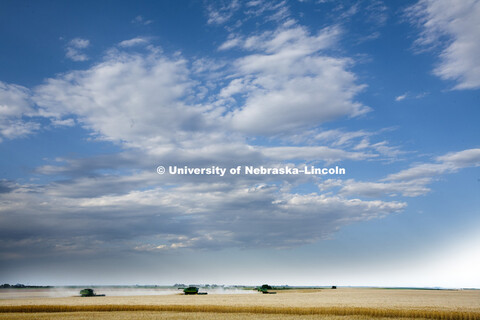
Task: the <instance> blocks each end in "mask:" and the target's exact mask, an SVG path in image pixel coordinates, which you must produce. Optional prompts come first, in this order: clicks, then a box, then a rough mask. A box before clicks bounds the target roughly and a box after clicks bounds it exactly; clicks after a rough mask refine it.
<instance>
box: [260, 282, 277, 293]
mask: <svg viewBox="0 0 480 320" xmlns="http://www.w3.org/2000/svg"><path fill="white" fill-rule="evenodd" d="M272 289H273V288H272V287H271V286H269V285H268V284H264V285H262V286H261V287H258V288H257V291H258V292H261V293H263V294H277V293H276V292H272V291H268V290H272Z"/></svg>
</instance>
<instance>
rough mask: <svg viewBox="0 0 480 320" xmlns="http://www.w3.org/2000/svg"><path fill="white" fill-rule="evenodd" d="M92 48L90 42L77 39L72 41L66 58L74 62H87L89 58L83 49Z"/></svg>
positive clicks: (67, 49)
mask: <svg viewBox="0 0 480 320" xmlns="http://www.w3.org/2000/svg"><path fill="white" fill-rule="evenodd" d="M89 46H90V40H87V39H82V38H75V39H72V40H70V42H69V43H68V45H67V47H66V49H65V50H66V51H67V52H66V54H65V55H66V57H67V58H69V59H71V60H73V61H86V60H88V56H87V55H86V54H85V53H83V52H82V50H83V49H86V48H88V47H89Z"/></svg>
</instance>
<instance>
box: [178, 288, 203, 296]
mask: <svg viewBox="0 0 480 320" xmlns="http://www.w3.org/2000/svg"><path fill="white" fill-rule="evenodd" d="M179 289H182V288H179ZM183 293H184V294H186V295H193V294H197V295H204V294H208V293H207V292H198V288H197V287H193V286H190V287H188V288H185V289H183Z"/></svg>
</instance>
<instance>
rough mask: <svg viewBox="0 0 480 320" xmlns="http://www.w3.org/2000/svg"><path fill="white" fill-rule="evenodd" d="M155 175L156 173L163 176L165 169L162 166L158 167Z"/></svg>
mask: <svg viewBox="0 0 480 320" xmlns="http://www.w3.org/2000/svg"><path fill="white" fill-rule="evenodd" d="M157 173H158V174H164V173H165V167H163V166H158V167H157Z"/></svg>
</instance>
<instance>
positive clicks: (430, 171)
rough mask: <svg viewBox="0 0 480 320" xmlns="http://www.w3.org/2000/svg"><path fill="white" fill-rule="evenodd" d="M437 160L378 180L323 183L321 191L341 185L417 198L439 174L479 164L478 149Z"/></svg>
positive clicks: (357, 191)
mask: <svg viewBox="0 0 480 320" xmlns="http://www.w3.org/2000/svg"><path fill="white" fill-rule="evenodd" d="M436 161H437V162H436V163H421V164H417V165H415V166H412V167H411V168H409V169H405V170H402V171H400V172H397V173H393V174H389V175H388V176H387V177H385V178H384V179H381V180H380V181H379V182H362V181H355V180H353V179H349V180H345V181H341V180H336V183H332V181H326V182H322V183H321V184H320V189H321V190H326V189H330V188H334V187H340V186H341V188H340V190H339V194H342V195H363V196H368V197H380V196H382V195H389V196H398V195H403V196H406V197H417V196H420V195H424V194H426V193H428V192H430V188H428V187H427V186H428V185H429V184H431V183H432V182H433V181H435V179H438V177H439V176H441V175H443V174H447V173H453V172H456V171H458V170H460V169H463V168H468V167H478V166H480V149H467V150H463V151H459V152H452V153H448V154H446V155H444V156H440V157H437V158H436Z"/></svg>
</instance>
